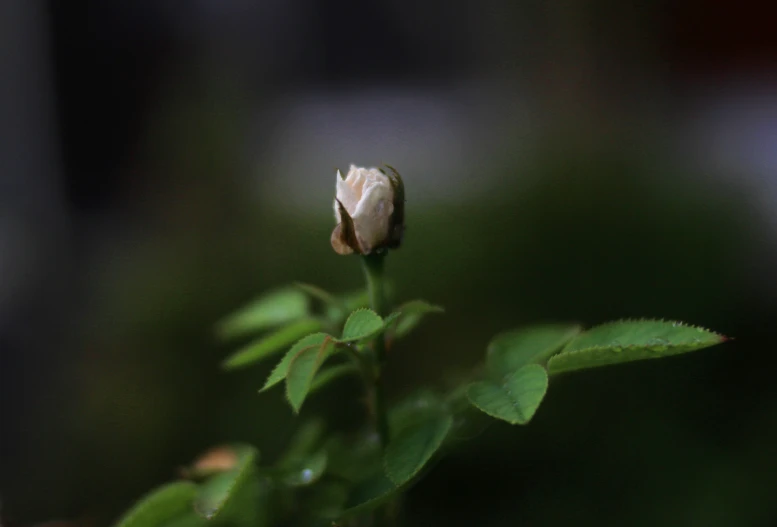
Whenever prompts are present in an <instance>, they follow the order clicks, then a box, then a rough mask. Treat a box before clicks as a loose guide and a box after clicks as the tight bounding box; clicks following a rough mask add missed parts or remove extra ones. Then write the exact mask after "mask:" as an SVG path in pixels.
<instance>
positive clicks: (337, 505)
mask: <svg viewBox="0 0 777 527" xmlns="http://www.w3.org/2000/svg"><path fill="white" fill-rule="evenodd" d="M347 501H348V486H347V485H345V484H343V483H342V482H334V481H329V482H321V483H319V484H318V485H316V487H315V488H314V489H313V494H312V496H311V498H310V500H309V502H308V504H307V505H308V507H309V508H310V512H311V514H312V515H313V516H314V517H316V518H326V519H328V520H332V519H335V518H337V517H338V516H339V515H340V513H341V512H342V510H343V507H344V506H345V504H346V502H347ZM326 525H327V527H331V525H332V524H331V523H329V524H326Z"/></svg>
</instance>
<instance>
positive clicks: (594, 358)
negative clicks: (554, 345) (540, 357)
mask: <svg viewBox="0 0 777 527" xmlns="http://www.w3.org/2000/svg"><path fill="white" fill-rule="evenodd" d="M725 340H726V337H724V336H722V335H719V334H717V333H713V332H712V331H709V330H706V329H703V328H698V327H694V326H687V325H685V324H683V323H681V322H668V321H664V320H624V321H619V322H610V323H607V324H602V325H601V326H596V327H593V328H591V329H589V330H588V331H586V332H585V333H583V334H581V335H579V336H578V337H577V338H575V339H574V340H572V341H571V342H570V343H569V344H567V345H566V346H565V347H564V349H563V350H561V352H560V353H559V354H558V355H555V356H553V357H551V359H550V360H549V361H548V371H549V372H550V373H560V372H563V371H572V370H579V369H583V368H594V367H597V366H605V365H608V364H617V363H621V362H630V361H635V360H642V359H656V358H660V357H666V356H670V355H677V354H680V353H687V352H689V351H695V350H699V349H702V348H707V347H709V346H714V345H715V344H720V343H721V342H724V341H725Z"/></svg>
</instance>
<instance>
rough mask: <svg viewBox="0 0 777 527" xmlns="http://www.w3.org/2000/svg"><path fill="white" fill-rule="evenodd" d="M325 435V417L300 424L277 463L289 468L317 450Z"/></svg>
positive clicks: (280, 466)
mask: <svg viewBox="0 0 777 527" xmlns="http://www.w3.org/2000/svg"><path fill="white" fill-rule="evenodd" d="M323 435H324V421H323V419H320V418H317V419H311V420H309V421H306V422H305V423H304V424H303V425H302V426H300V427H299V428H298V429H297V430H296V432H294V435H293V436H292V437H291V439H290V440H289V443H288V446H287V447H286V450H285V451H284V452H283V455H282V456H281V458H280V459H279V460H278V462H277V463H275V466H276V467H278V468H281V469H285V468H289V467H291V466H293V465H294V464H295V463H298V462H299V460H300V459H302V458H303V457H306V456H308V455H309V454H310V453H311V452H313V450H315V449H316V448H317V447H318V446H319V444H320V442H321V438H322V437H323Z"/></svg>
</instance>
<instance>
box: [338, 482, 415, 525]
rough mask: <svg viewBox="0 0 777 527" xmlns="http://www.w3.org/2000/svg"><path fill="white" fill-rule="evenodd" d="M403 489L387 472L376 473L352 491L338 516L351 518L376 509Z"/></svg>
mask: <svg viewBox="0 0 777 527" xmlns="http://www.w3.org/2000/svg"><path fill="white" fill-rule="evenodd" d="M403 490H405V489H404V488H403V487H397V485H395V484H394V482H393V481H391V480H390V479H389V478H388V477H386V475H385V474H379V475H376V476H375V477H373V478H371V479H369V480H367V481H364V482H361V483H360V484H359V485H357V486H356V487H355V488H354V489H353V490H352V491H351V493H350V495H349V496H348V501H347V502H346V504H345V507H344V510H343V511H342V512H341V513H340V514H339V515H338V518H343V519H345V518H350V517H353V516H356V515H360V514H363V513H365V512H369V511H372V510H375V509H376V508H378V507H380V506H381V505H383V504H384V503H386V502H387V501H389V500H391V499H392V498H393V497H394V496H396V495H397V494H399V493H400V492H402V491H403Z"/></svg>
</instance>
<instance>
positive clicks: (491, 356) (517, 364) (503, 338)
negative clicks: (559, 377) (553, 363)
mask: <svg viewBox="0 0 777 527" xmlns="http://www.w3.org/2000/svg"><path fill="white" fill-rule="evenodd" d="M581 330H582V328H581V327H580V326H578V325H576V324H575V325H572V324H546V325H540V326H531V327H528V328H522V329H518V330H513V331H507V332H505V333H500V334H499V335H497V336H496V337H494V338H493V339H492V340H491V342H490V343H489V345H488V351H487V352H486V364H487V365H488V369H489V371H490V372H491V373H492V374H494V375H496V376H497V377H502V376H504V375H509V374H512V373H515V372H516V371H518V370H519V369H521V368H522V367H523V366H526V365H527V364H533V363H537V364H542V363H544V362H545V361H547V360H548V358H549V357H550V356H551V355H553V354H554V353H556V352H557V351H559V350H560V349H561V348H562V347H563V346H564V344H566V343H567V342H569V341H570V340H572V339H573V338H574V337H575V336H576V335H578V334H579V333H580V331H581Z"/></svg>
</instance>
